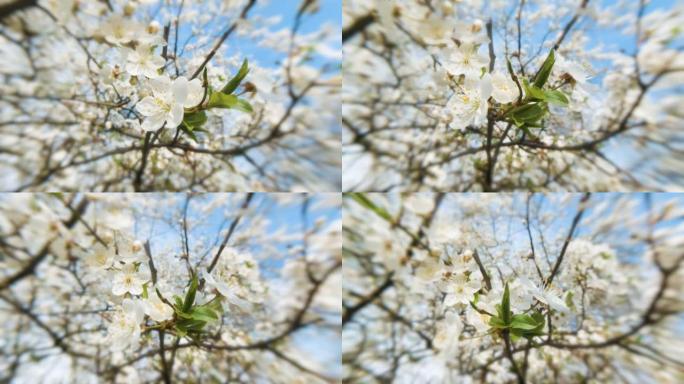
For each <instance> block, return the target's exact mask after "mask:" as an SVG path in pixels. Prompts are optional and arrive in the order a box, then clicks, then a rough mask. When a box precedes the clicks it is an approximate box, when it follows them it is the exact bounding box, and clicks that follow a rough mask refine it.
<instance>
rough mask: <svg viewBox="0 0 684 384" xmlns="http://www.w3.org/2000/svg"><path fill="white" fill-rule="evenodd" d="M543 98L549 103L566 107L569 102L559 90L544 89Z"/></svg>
mask: <svg viewBox="0 0 684 384" xmlns="http://www.w3.org/2000/svg"><path fill="white" fill-rule="evenodd" d="M544 100H546V101H548V102H549V103H554V104H558V105H562V106H564V107H566V106H567V105H568V103H569V101H568V98H567V96H565V94H564V93H563V92H561V91H556V90H553V89H552V90H548V91H544Z"/></svg>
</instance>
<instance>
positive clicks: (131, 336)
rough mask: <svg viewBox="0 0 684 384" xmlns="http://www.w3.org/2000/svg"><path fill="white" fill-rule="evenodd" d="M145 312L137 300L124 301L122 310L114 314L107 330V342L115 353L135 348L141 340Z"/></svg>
mask: <svg viewBox="0 0 684 384" xmlns="http://www.w3.org/2000/svg"><path fill="white" fill-rule="evenodd" d="M144 316H145V315H144V311H143V309H142V306H141V305H140V302H139V301H137V300H131V299H124V301H123V303H122V305H121V308H119V310H117V311H116V312H115V313H114V316H113V318H112V322H111V323H110V325H109V328H108V329H107V342H108V343H109V344H110V347H111V348H112V350H114V351H122V350H124V349H126V348H128V347H129V346H134V345H136V344H137V343H138V341H139V340H140V323H141V322H142V321H143V318H144Z"/></svg>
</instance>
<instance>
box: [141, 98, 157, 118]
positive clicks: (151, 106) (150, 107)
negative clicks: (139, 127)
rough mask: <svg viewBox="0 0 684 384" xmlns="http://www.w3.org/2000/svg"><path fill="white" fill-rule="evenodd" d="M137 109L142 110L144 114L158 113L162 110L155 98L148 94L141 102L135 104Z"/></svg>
mask: <svg viewBox="0 0 684 384" xmlns="http://www.w3.org/2000/svg"><path fill="white" fill-rule="evenodd" d="M135 109H137V110H138V112H140V113H141V114H142V115H143V116H152V115H156V114H158V113H159V112H160V111H161V109H160V108H159V105H158V104H157V103H156V102H155V99H154V97H152V96H147V97H145V98H144V99H142V100H140V102H139V103H138V104H137V105H136V106H135Z"/></svg>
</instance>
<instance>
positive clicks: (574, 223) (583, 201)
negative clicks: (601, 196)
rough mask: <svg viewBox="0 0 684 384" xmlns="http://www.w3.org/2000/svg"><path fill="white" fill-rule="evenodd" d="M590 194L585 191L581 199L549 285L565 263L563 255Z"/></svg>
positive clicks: (548, 281)
mask: <svg viewBox="0 0 684 384" xmlns="http://www.w3.org/2000/svg"><path fill="white" fill-rule="evenodd" d="M589 196H591V193H585V194H584V196H582V198H581V199H580V202H579V204H580V207H579V209H578V210H577V214H575V217H574V218H573V219H572V224H571V225H570V230H569V231H568V235H567V236H566V237H565V242H563V247H562V248H561V251H560V255H558V259H556V263H555V264H554V266H553V269H552V270H551V275H549V277H548V279H546V283H545V284H544V285H545V286H547V287H548V286H550V285H551V283H552V282H553V279H554V278H555V277H556V274H558V270H559V269H560V266H561V263H563V257H564V256H565V252H566V251H567V250H568V245H569V244H570V240H572V237H573V236H574V235H575V229H576V228H577V224H579V222H580V219H581V218H582V215H583V214H584V211H585V209H586V206H585V204H586V202H587V200H589Z"/></svg>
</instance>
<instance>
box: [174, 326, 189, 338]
mask: <svg viewBox="0 0 684 384" xmlns="http://www.w3.org/2000/svg"><path fill="white" fill-rule="evenodd" d="M187 334H188V330H187V328H185V326H183V324H176V335H178V337H183V336H185V335H187Z"/></svg>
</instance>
